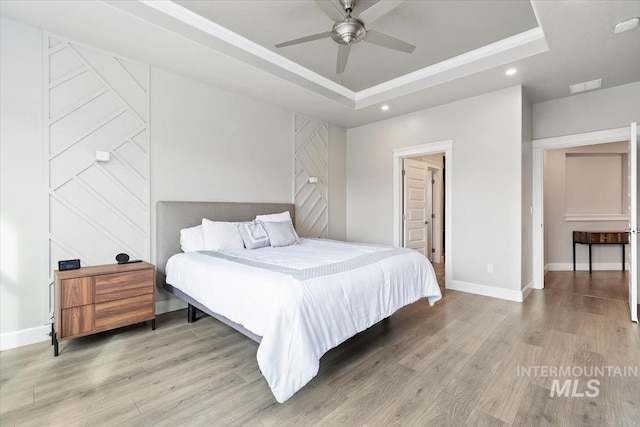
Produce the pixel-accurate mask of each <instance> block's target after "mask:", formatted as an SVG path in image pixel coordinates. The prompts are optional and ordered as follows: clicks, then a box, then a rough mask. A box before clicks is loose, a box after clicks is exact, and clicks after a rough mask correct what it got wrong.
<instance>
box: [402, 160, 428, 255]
mask: <svg viewBox="0 0 640 427" xmlns="http://www.w3.org/2000/svg"><path fill="white" fill-rule="evenodd" d="M403 170H404V172H403V174H404V246H405V247H406V248H410V249H415V250H416V251H418V252H420V253H421V254H423V255H425V256H426V229H425V225H426V224H427V218H426V204H425V198H426V187H427V165H426V163H423V162H419V161H417V160H413V159H404V169H403Z"/></svg>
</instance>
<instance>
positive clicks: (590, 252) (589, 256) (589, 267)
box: [589, 243, 591, 274]
mask: <svg viewBox="0 0 640 427" xmlns="http://www.w3.org/2000/svg"><path fill="white" fill-rule="evenodd" d="M589 274H591V243H589Z"/></svg>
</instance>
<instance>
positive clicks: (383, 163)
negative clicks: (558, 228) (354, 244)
mask: <svg viewBox="0 0 640 427" xmlns="http://www.w3.org/2000/svg"><path fill="white" fill-rule="evenodd" d="M521 109H522V100H521V88H520V87H519V86H516V87H512V88H508V89H504V90H500V91H497V92H493V93H489V94H486V95H481V96H477V97H474V98H469V99H465V100H462V101H458V102H455V103H451V104H447V105H442V106H438V107H435V108H431V109H427V110H423V111H418V112H415V113H412V114H407V115H404V116H400V117H395V118H392V119H389V120H385V121H382V122H378V123H373V124H369V125H366V126H361V127H358V128H353V129H349V130H348V131H347V200H348V203H347V237H348V239H349V240H352V241H363V242H373V243H383V244H392V243H393V209H394V207H393V175H392V174H393V154H392V149H393V148H397V147H406V146H411V145H417V144H424V143H428V142H435V141H441V140H446V139H453V155H452V156H453V159H452V161H451V159H446V162H447V163H446V164H447V167H452V168H453V169H452V171H453V182H447V184H446V185H447V186H452V191H453V197H452V204H453V208H452V211H453V212H452V213H453V219H452V222H453V224H447V226H448V227H449V226H451V227H452V232H453V237H452V239H453V242H454V243H455V244H454V246H453V254H452V255H453V277H452V279H453V280H454V281H459V282H463V283H471V284H478V285H485V286H487V287H491V288H498V289H508V290H517V291H518V292H519V291H520V289H521V256H520V253H521V238H522V237H521V235H522V233H521V223H522V218H521V217H522V215H521V209H522V207H521V194H522V188H521V187H522V184H521V169H522V160H521V157H522V148H521V145H522V143H521V141H522V129H521ZM447 256H449V248H447ZM487 264H493V266H494V273H493V274H491V273H487V271H486V265H487Z"/></svg>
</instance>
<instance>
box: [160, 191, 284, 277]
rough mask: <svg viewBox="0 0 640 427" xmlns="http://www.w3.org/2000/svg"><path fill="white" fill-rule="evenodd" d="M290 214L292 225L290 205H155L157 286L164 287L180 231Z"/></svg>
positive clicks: (176, 251)
mask: <svg viewBox="0 0 640 427" xmlns="http://www.w3.org/2000/svg"><path fill="white" fill-rule="evenodd" d="M284 211H289V213H290V214H291V219H292V220H293V221H294V224H295V216H294V215H295V205H293V204H291V203H234V202H158V203H157V205H156V271H157V280H156V284H157V286H159V287H163V286H164V279H165V265H166V264H167V260H168V259H169V258H170V257H171V256H172V255H174V254H177V253H179V252H181V251H182V249H181V248H180V230H181V229H183V228H187V227H193V226H196V225H199V224H201V223H202V218H208V219H210V220H213V221H251V220H253V219H255V217H256V215H263V214H273V213H280V212H284Z"/></svg>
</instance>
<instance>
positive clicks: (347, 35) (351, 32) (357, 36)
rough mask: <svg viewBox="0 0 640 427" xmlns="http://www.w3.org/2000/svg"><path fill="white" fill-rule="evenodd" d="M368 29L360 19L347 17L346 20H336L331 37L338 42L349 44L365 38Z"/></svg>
mask: <svg viewBox="0 0 640 427" xmlns="http://www.w3.org/2000/svg"><path fill="white" fill-rule="evenodd" d="M366 34H367V30H366V29H365V28H364V24H363V23H362V21H360V20H359V19H355V18H345V19H344V21H340V22H336V23H335V24H334V25H333V30H332V31H331V38H332V39H333V41H335V42H336V43H340V44H345V45H349V44H352V43H357V42H359V41H360V40H362V39H364V36H365V35H366Z"/></svg>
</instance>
